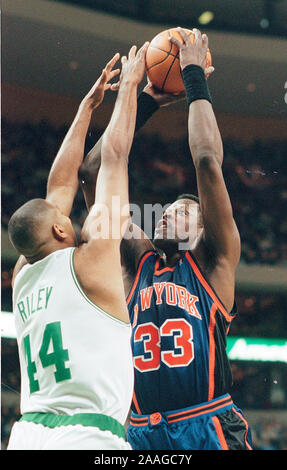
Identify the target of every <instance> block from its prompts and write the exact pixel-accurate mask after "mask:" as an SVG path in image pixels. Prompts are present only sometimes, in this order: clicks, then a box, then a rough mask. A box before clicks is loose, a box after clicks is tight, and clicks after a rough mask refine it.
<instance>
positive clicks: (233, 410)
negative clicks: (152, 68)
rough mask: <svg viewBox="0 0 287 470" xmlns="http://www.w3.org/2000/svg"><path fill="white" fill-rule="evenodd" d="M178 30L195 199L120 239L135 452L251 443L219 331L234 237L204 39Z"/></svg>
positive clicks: (229, 311) (93, 156)
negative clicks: (149, 228)
mask: <svg viewBox="0 0 287 470" xmlns="http://www.w3.org/2000/svg"><path fill="white" fill-rule="evenodd" d="M179 32H180V34H181V36H182V39H183V43H182V44H180V43H179V42H178V41H176V39H175V38H173V37H170V40H171V41H172V42H173V43H175V44H176V45H177V46H178V48H179V59H180V65H181V70H182V77H183V80H184V84H185V92H186V100H187V104H188V132H189V146H190V151H191V155H192V158H193V163H194V167H195V170H196V177H197V185H198V194H199V198H197V197H195V196H193V195H181V196H179V198H178V200H177V201H175V202H174V203H173V204H171V205H170V206H169V207H168V209H167V210H166V211H165V212H164V214H163V216H162V219H161V220H160V221H159V223H158V225H157V227H156V229H155V234H154V240H153V242H151V241H150V240H149V239H148V238H147V237H146V236H145V234H144V233H143V232H142V231H141V229H140V228H139V227H136V226H135V225H132V226H131V230H132V231H133V235H134V237H133V238H131V239H124V240H123V241H122V244H121V252H122V269H123V278H124V281H125V286H126V293H127V304H128V308H129V314H130V318H131V323H132V327H133V333H132V349H133V356H134V370H135V388H134V395H133V403H132V412H131V417H130V426H129V429H128V434H127V438H128V441H129V442H130V444H131V446H132V448H133V449H137V450H152V449H154V450H168V449H172V450H181V449H182V450H184V449H191V450H251V449H252V443H251V433H250V430H249V426H248V423H247V421H246V419H245V418H244V416H243V414H242V412H241V411H240V410H239V409H238V408H237V406H236V405H235V404H234V403H233V401H232V398H231V396H230V394H229V393H230V388H231V384H232V375H231V369H230V365H229V362H228V358H227V354H226V336H227V334H228V330H229V328H230V324H231V321H232V320H233V319H234V317H235V315H236V307H235V301H234V290H235V270H236V267H237V264H238V262H239V259H240V236H239V233H238V230H237V227H236V224H235V221H234V219H233V213H232V206H231V202H230V199H229V195H228V192H227V190H226V186H225V182H224V178H223V175H222V160H223V149H222V141H221V136H220V133H219V130H218V126H217V123H216V119H215V116H214V112H213V108H212V102H211V97H210V93H209V90H208V87H207V83H206V78H205V73H204V70H205V58H206V51H207V47H208V39H207V36H206V35H201V33H200V31H198V30H194V34H195V41H194V43H193V44H192V42H191V41H190V39H189V37H188V36H187V35H186V34H185V32H184V30H182V29H181V28H179ZM211 71H212V70H210V71H209V72H211ZM206 72H207V71H206ZM144 91H145V93H144V94H148V97H147V96H145V97H144V96H143V94H142V95H140V96H139V99H138V118H137V122H138V123H139V125H142V124H143V123H144V122H145V120H147V118H148V117H149V116H150V115H151V114H152V113H153V112H154V111H155V110H156V109H157V108H158V107H159V106H160V105H161V104H162V102H163V101H164V100H166V99H167V98H166V96H165V95H162V96H161V97H160V95H159V94H157V93H156V92H155V91H154V90H152V88H151V87H150V86H149V85H148V87H147V88H146V89H145V90H144ZM152 100H153V101H152ZM152 102H153V105H152ZM141 107H142V108H141ZM139 125H138V127H139ZM99 149H100V143H99V144H98V147H97V146H96V147H95V148H94V149H93V150H92V151H91V152H90V154H88V156H87V159H86V161H85V162H84V164H83V167H82V172H81V179H82V187H83V190H84V193H85V197H86V201H87V204H88V205H89V198H90V194H92V192H91V188H92V187H93V184H95V181H92V177H91V176H90V175H91V173H90V172H89V168H92V169H93V171H94V170H95V166H96V165H98V167H99V166H100V155H99ZM94 174H95V173H94Z"/></svg>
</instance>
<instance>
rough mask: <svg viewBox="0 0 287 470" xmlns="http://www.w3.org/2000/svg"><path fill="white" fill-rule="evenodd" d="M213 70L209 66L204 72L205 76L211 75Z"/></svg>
mask: <svg viewBox="0 0 287 470" xmlns="http://www.w3.org/2000/svg"><path fill="white" fill-rule="evenodd" d="M214 70H215V68H214V67H212V66H210V67H207V68H206V69H205V70H204V73H205V75H211V74H212V73H213V72H214Z"/></svg>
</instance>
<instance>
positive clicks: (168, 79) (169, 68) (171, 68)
mask: <svg viewBox="0 0 287 470" xmlns="http://www.w3.org/2000/svg"><path fill="white" fill-rule="evenodd" d="M184 30H185V32H186V34H187V37H189V38H190V40H191V42H192V43H194V39H195V36H194V33H193V32H192V31H191V30H188V29H186V28H184ZM169 35H172V36H174V37H176V38H177V39H178V41H179V42H182V38H181V36H180V33H179V31H178V30H177V29H175V28H170V29H168V30H165V31H162V33H160V34H158V35H157V36H156V37H154V39H153V40H152V41H151V43H150V45H149V48H148V50H150V52H149V53H147V56H146V72H147V76H148V79H149V80H150V82H151V83H152V84H153V85H154V86H155V87H156V88H157V89H158V90H160V91H161V92H167V93H180V92H182V91H183V90H184V84H183V81H182V74H181V70H180V63H179V62H180V52H179V50H178V48H177V47H176V46H175V44H173V43H172V42H171V41H170V40H169ZM211 63H212V60H211V54H210V51H209V49H208V52H207V54H206V67H209V66H210V65H211Z"/></svg>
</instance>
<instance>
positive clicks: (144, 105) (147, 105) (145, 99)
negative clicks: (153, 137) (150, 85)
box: [135, 91, 159, 131]
mask: <svg viewBox="0 0 287 470" xmlns="http://www.w3.org/2000/svg"><path fill="white" fill-rule="evenodd" d="M158 108H159V105H158V103H157V101H156V100H155V99H154V98H153V97H152V96H151V95H149V94H148V93H145V92H144V91H142V92H141V93H140V94H139V96H138V102H137V118H136V128H135V130H136V131H138V130H139V129H140V128H141V127H142V126H143V125H144V124H145V123H146V122H147V120H148V119H149V118H150V117H151V116H152V115H153V114H154V113H155V112H156V111H157V110H158Z"/></svg>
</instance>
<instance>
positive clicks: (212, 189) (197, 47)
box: [171, 28, 240, 306]
mask: <svg viewBox="0 0 287 470" xmlns="http://www.w3.org/2000/svg"><path fill="white" fill-rule="evenodd" d="M179 32H180V34H181V36H182V38H183V44H180V43H179V42H178V41H176V40H175V39H174V38H172V39H171V40H172V41H173V42H174V43H175V44H176V45H177V46H178V47H179V50H180V63H181V68H182V73H183V77H184V81H185V87H186V91H187V99H188V100H189V101H190V102H189V101H188V104H189V114H188V132H189V146H190V151H191V154H192V158H193V162H194V166H195V170H196V178H197V186H198V194H199V200H200V209H201V214H202V221H203V238H202V242H203V246H205V247H207V249H208V253H209V256H210V262H211V264H212V266H213V268H214V269H213V272H216V275H215V276H213V285H214V286H215V284H216V290H217V291H218V292H223V294H222V298H223V297H224V298H225V300H226V304H228V305H229V306H230V305H231V304H232V299H233V287H234V273H235V268H236V266H237V264H238V262H239V258H240V237H239V233H238V230H237V227H236V224H235V221H234V219H233V211H232V206H231V202H230V198H229V195H228V192H227V189H226V185H225V181H224V178H223V174H222V161H223V146H222V140H221V136H220V132H219V129H218V125H217V122H216V118H215V115H214V112H213V107H212V104H211V99H210V95H209V92H208V88H207V85H206V79H205V76H204V68H205V64H206V52H207V49H208V38H207V36H206V35H201V33H200V31H198V30H194V34H195V40H194V43H192V42H191V40H190V38H189V37H188V36H187V35H186V33H185V31H184V30H182V29H181V28H180V29H179ZM194 66H196V67H194ZM195 83H196V87H195V86H194V84H195ZM221 273H223V275H222V274H221ZM223 278H225V279H226V280H228V282H229V286H230V287H228V288H225V287H226V286H225V285H224V282H223ZM219 279H220V282H218V280H219ZM231 291H232V292H231ZM225 292H227V295H226V294H225ZM230 299H231V300H230ZM231 306H232V305H231Z"/></svg>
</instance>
